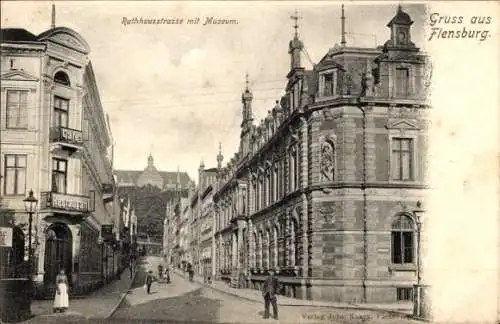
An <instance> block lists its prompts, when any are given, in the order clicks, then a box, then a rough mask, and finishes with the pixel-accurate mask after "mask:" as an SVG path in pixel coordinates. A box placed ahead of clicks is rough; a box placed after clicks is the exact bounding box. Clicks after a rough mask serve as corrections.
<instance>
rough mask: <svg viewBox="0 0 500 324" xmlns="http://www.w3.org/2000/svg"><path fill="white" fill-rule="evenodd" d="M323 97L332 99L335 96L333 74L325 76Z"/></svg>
mask: <svg viewBox="0 0 500 324" xmlns="http://www.w3.org/2000/svg"><path fill="white" fill-rule="evenodd" d="M323 78H324V79H323V82H324V88H323V95H324V96H325V97H330V96H333V95H335V80H334V78H333V73H326V74H324V75H323Z"/></svg>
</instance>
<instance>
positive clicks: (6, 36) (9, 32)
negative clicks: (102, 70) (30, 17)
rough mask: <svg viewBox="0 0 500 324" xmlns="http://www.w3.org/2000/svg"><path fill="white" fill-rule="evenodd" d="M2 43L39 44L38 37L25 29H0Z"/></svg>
mask: <svg viewBox="0 0 500 324" xmlns="http://www.w3.org/2000/svg"><path fill="white" fill-rule="evenodd" d="M0 41H1V42H38V37H37V36H35V35H34V34H32V33H30V32H29V31H27V30H26V29H24V28H2V29H0Z"/></svg>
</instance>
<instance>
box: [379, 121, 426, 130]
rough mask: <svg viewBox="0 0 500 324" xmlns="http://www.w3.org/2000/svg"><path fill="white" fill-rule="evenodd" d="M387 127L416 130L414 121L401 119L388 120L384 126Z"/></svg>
mask: <svg viewBox="0 0 500 324" xmlns="http://www.w3.org/2000/svg"><path fill="white" fill-rule="evenodd" d="M385 127H386V128H387V129H406V130H418V129H419V128H418V126H417V123H416V121H413V120H408V119H403V120H389V122H388V123H387V125H386V126H385Z"/></svg>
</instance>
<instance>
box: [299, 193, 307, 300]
mask: <svg viewBox="0 0 500 324" xmlns="http://www.w3.org/2000/svg"><path fill="white" fill-rule="evenodd" d="M300 212H301V216H302V217H301V219H302V255H301V258H302V260H301V266H302V277H308V276H309V237H308V235H309V234H308V230H309V210H308V201H307V196H306V194H302V210H301V211H300ZM301 296H302V299H307V287H306V281H305V280H301Z"/></svg>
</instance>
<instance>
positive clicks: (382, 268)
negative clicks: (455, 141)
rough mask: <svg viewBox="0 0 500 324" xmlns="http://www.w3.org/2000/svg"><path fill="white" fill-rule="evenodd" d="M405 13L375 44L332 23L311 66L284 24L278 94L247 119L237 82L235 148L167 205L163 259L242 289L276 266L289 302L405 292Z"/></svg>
mask: <svg viewBox="0 0 500 324" xmlns="http://www.w3.org/2000/svg"><path fill="white" fill-rule="evenodd" d="M342 17H343V13H342ZM412 24H413V21H412V20H411V18H410V16H409V15H408V14H407V13H405V12H404V11H403V9H402V8H401V6H399V7H398V9H397V11H396V13H395V15H394V17H393V18H392V19H391V20H390V21H389V23H388V24H387V27H388V28H389V31H390V36H389V39H388V40H387V41H386V42H385V43H384V44H383V45H382V46H378V47H375V48H359V47H351V46H347V44H346V41H345V33H344V32H343V33H342V34H343V35H342V40H341V43H340V44H336V45H335V46H334V47H333V48H331V49H329V50H328V51H327V53H326V54H325V55H324V56H323V58H322V59H321V60H320V61H319V62H318V63H317V64H315V65H314V67H313V68H312V69H310V70H307V69H305V68H304V67H303V66H302V62H301V55H302V52H303V50H304V44H303V42H302V41H301V40H300V38H299V35H298V33H297V32H296V33H295V36H294V37H293V39H292V40H291V41H290V42H289V48H288V53H289V54H290V70H289V73H288V75H287V84H286V87H285V89H284V91H285V95H284V96H283V97H282V98H281V99H280V100H278V101H276V105H275V106H274V107H273V108H272V110H270V111H269V113H268V115H267V117H266V118H265V119H263V120H261V121H260V123H258V125H255V123H254V120H253V112H252V100H253V94H252V92H251V89H250V88H248V87H247V88H246V89H245V90H244V92H243V94H242V123H241V134H240V145H239V149H238V150H237V152H236V153H235V155H234V156H233V157H232V158H231V159H230V160H229V162H228V163H227V164H226V165H225V166H222V155H221V154H220V153H219V156H218V157H217V161H218V167H217V168H216V170H213V171H212V170H211V169H210V170H209V172H208V175H209V176H208V178H210V179H211V180H213V177H214V176H212V175H213V174H215V181H214V182H212V181H207V180H206V179H207V176H206V175H205V174H207V173H206V172H205V173H204V172H203V169H202V168H200V174H199V184H198V186H197V188H196V189H194V190H192V191H191V194H190V197H189V199H187V200H184V201H182V202H180V201H179V203H178V204H177V205H178V206H176V209H175V211H176V212H173V214H172V215H167V219H168V220H169V221H168V222H169V224H170V232H171V233H172V234H173V238H172V245H170V246H169V252H168V253H169V255H171V256H173V259H174V260H175V261H174V264H175V265H177V266H181V267H182V265H183V264H185V263H190V264H192V265H193V268H194V269H195V271H196V272H197V273H198V274H200V275H201V274H204V273H205V271H209V273H210V275H211V276H212V277H213V278H216V279H220V280H225V281H227V282H228V284H230V285H232V286H233V287H250V288H254V289H260V288H261V286H262V284H263V282H264V280H265V276H266V275H267V273H268V271H269V270H270V269H274V270H276V271H277V272H278V277H279V279H280V282H281V285H282V287H281V289H282V291H281V293H282V294H284V295H287V296H291V297H295V298H299V299H312V300H329V301H344V302H394V301H396V300H409V299H411V298H412V286H413V284H415V282H416V278H417V259H418V256H417V246H416V241H417V228H418V226H417V222H418V219H417V217H415V213H414V212H413V211H414V210H415V209H417V207H419V208H420V206H422V204H423V206H425V201H424V198H425V189H426V183H425V179H426V154H427V140H428V139H427V135H426V129H427V128H428V111H429V108H430V107H429V106H428V104H427V102H426V94H427V93H426V92H427V87H428V84H429V82H428V78H429V73H428V71H429V69H428V65H429V61H428V58H427V56H426V55H425V54H424V53H422V52H421V51H420V49H419V48H418V47H416V45H415V44H414V43H413V42H412V40H411V26H412ZM209 227H210V230H208V228H209ZM208 233H212V236H211V237H210V235H209V234H208Z"/></svg>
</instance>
